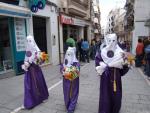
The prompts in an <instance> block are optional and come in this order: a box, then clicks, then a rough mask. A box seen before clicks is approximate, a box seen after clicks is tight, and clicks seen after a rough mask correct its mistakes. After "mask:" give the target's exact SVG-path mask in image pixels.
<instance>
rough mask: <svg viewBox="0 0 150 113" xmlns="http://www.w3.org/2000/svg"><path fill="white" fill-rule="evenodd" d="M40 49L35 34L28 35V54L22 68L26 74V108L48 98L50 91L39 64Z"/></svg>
mask: <svg viewBox="0 0 150 113" xmlns="http://www.w3.org/2000/svg"><path fill="white" fill-rule="evenodd" d="M40 52H41V51H40V49H39V48H38V46H37V44H36V42H35V40H34V38H33V36H30V35H29V36H27V45H26V54H25V59H24V64H23V65H22V69H23V70H24V71H25V76H24V108H26V109H31V108H33V107H35V106H37V105H39V104H40V103H42V102H43V101H44V100H46V99H48V96H49V93H48V88H47V85H46V82H45V78H44V75H43V72H42V70H41V68H40V66H39V65H38V64H37V59H39V57H40V56H39V55H40Z"/></svg>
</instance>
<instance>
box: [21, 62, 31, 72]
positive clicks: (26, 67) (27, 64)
mask: <svg viewBox="0 0 150 113" xmlns="http://www.w3.org/2000/svg"><path fill="white" fill-rule="evenodd" d="M29 66H30V64H29V63H28V62H24V64H23V65H22V66H21V68H22V69H23V70H25V71H28V67H29Z"/></svg>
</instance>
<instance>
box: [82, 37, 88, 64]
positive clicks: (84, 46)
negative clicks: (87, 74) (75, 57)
mask: <svg viewBox="0 0 150 113" xmlns="http://www.w3.org/2000/svg"><path fill="white" fill-rule="evenodd" d="M81 48H82V51H83V62H86V60H87V62H88V63H89V62H90V61H89V48H90V47H89V43H88V41H87V39H84V41H83V42H82V44H81Z"/></svg>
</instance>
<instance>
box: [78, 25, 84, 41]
mask: <svg viewBox="0 0 150 113" xmlns="http://www.w3.org/2000/svg"><path fill="white" fill-rule="evenodd" d="M79 38H80V39H84V27H80V28H79Z"/></svg>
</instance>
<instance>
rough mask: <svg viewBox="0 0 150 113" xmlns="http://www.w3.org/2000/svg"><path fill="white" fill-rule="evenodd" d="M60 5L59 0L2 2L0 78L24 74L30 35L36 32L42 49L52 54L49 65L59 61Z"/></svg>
mask: <svg viewBox="0 0 150 113" xmlns="http://www.w3.org/2000/svg"><path fill="white" fill-rule="evenodd" d="M39 2H40V3H39ZM56 4H57V1H56V0H55V1H54V0H52V1H50V0H47V1H44V0H43V1H40V0H39V1H37V0H35V1H34V0H33V1H32V2H31V1H28V0H25V1H24V0H13V1H12V0H1V1H0V35H1V37H0V78H3V77H7V76H14V75H20V74H22V73H23V70H22V69H21V65H22V64H23V61H24V56H25V49H26V36H27V35H34V38H35V41H36V43H37V45H38V46H39V48H40V49H41V51H45V52H47V53H48V55H49V58H50V60H49V64H53V65H56V64H59V45H58V44H59V41H58V36H59V34H58V16H59V13H58V12H59V8H58V6H57V5H56ZM33 6H34V7H33ZM35 6H36V7H35ZM45 65H47V64H45Z"/></svg>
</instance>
